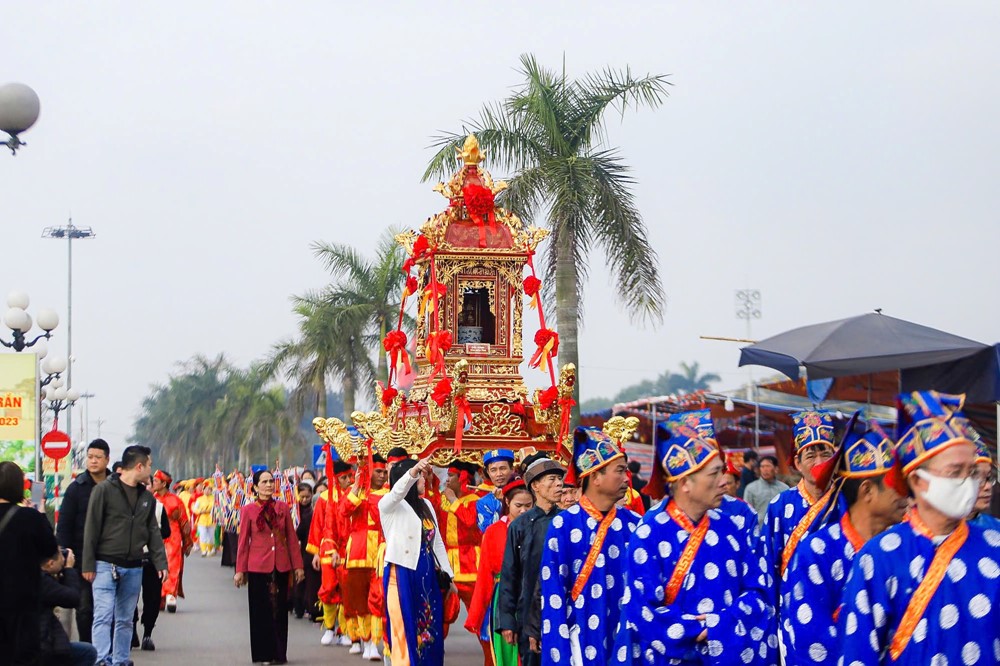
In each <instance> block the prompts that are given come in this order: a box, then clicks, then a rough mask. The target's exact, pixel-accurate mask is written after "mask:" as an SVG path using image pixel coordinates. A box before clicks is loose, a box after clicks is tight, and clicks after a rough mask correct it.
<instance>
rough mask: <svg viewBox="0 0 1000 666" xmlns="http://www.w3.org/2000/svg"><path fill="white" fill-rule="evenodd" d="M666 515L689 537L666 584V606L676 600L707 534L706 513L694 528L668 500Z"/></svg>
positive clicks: (675, 505)
mask: <svg viewBox="0 0 1000 666" xmlns="http://www.w3.org/2000/svg"><path fill="white" fill-rule="evenodd" d="M667 513H668V514H670V517H671V518H673V519H674V520H675V521H677V524H678V525H680V526H681V527H683V528H684V529H685V530H687V531H688V532H689V533H690V534H691V536H689V537H688V540H687V543H686V544H684V550H683V552H681V557H680V559H679V560H677V565H676V566H675V567H674V572H673V573H672V574H670V581H669V582H668V583H667V589H666V591H665V593H664V599H663V601H664V603H666V604H667V605H668V606H669V605H670V604H672V603H674V599H676V598H677V593H678V592H680V591H681V585H683V584H684V578H685V577H686V576H687V575H688V572H689V571H690V570H691V565H692V564H694V558H695V555H697V554H698V549H699V548H701V544H702V542H704V541H705V535H706V534H708V522H709V521H708V513H706V514H705V515H704V516H702V517H701V522H699V523H698V527H695V526H694V523H692V522H691V519H690V518H688V517H687V516H686V515H685V514H684V512H683V511H681V508H680V507H679V506H677V504H676V503H675V502H674V501H673V500H670V502H669V503H668V504H667Z"/></svg>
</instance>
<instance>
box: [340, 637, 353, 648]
mask: <svg viewBox="0 0 1000 666" xmlns="http://www.w3.org/2000/svg"><path fill="white" fill-rule="evenodd" d="M337 645H339V646H340V647H351V646H352V645H353V643H352V642H351V637H350V636H348V635H347V634H341V635H340V641H338V642H337Z"/></svg>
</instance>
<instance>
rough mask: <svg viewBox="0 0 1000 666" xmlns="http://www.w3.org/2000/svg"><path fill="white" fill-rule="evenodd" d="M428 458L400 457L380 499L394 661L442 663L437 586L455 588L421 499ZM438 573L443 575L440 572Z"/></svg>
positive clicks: (415, 665) (405, 665)
mask: <svg viewBox="0 0 1000 666" xmlns="http://www.w3.org/2000/svg"><path fill="white" fill-rule="evenodd" d="M429 464H430V463H429V461H427V460H422V461H420V462H417V461H415V460H412V459H408V460H403V461H401V462H398V463H396V464H395V465H393V466H392V470H391V471H390V472H389V484H390V486H391V489H390V490H389V492H388V493H386V495H385V496H384V497H382V499H381V500H379V503H378V508H379V515H380V516H381V520H382V532H383V534H385V573H384V575H383V579H382V580H383V581H384V583H383V584H384V585H385V608H386V614H387V615H388V616H389V627H388V631H386V637H387V638H388V639H389V647H390V651H391V652H390V655H391V659H392V666H442V665H443V664H444V625H443V621H442V620H443V603H442V596H441V586H442V585H444V584H445V583H447V584H448V586H450V588H451V590H452V591H454V584H453V583H451V582H450V581H451V579H452V578H454V572H453V571H452V569H451V565H450V564H448V552H447V551H446V550H445V547H444V541H443V540H442V539H441V534H440V530H439V528H438V524H437V518H436V517H435V515H434V508H433V507H432V506H431V503H430V502H428V501H427V500H426V499H424V498H423V493H424V477H423V471H424V469H426V468H427V466H428V465H429ZM439 572H440V573H441V574H443V575H440V576H439Z"/></svg>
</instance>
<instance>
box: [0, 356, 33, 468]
mask: <svg viewBox="0 0 1000 666" xmlns="http://www.w3.org/2000/svg"><path fill="white" fill-rule="evenodd" d="M37 439H38V359H37V357H36V356H35V355H34V354H26V353H10V354H0V460H13V461H14V462H16V463H17V464H19V465H21V467H22V468H23V469H24V470H26V471H28V470H34V461H35V445H36V444H37V441H36V440H37Z"/></svg>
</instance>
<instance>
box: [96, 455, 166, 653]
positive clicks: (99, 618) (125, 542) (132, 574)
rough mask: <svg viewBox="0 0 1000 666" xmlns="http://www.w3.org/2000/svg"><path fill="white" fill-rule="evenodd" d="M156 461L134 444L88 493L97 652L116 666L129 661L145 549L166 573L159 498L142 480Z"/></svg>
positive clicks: (157, 568)
mask: <svg viewBox="0 0 1000 666" xmlns="http://www.w3.org/2000/svg"><path fill="white" fill-rule="evenodd" d="M152 462H153V461H152V458H151V457H150V450H149V448H147V447H145V446H130V447H128V448H126V449H125V452H124V453H123V454H122V471H121V473H120V474H112V475H111V476H110V477H108V480H107V481H105V482H104V483H101V484H99V485H97V486H96V487H95V488H94V489H93V490H92V491H91V493H90V506H89V508H88V509H87V524H86V526H85V528H84V533H83V577H84V578H85V579H87V580H88V581H90V582H91V583H92V584H93V587H94V626H93V639H94V640H93V643H94V647H96V648H97V657H98V659H101V660H104V661H106V662H108V663H110V664H112V665H113V666H124V665H125V664H127V663H128V660H129V659H128V655H129V645H130V643H131V640H132V613H133V612H134V611H135V605H136V603H138V601H139V589H140V587H141V585H142V561H143V557H144V551H145V549H146V548H148V549H149V558H150V560H151V561H152V562H153V566H155V567H156V570H157V571H158V572H159V574H160V580H163V579H164V578H166V576H167V553H166V550H165V549H164V547H163V537H162V536H160V526H159V524H158V523H157V520H156V510H155V505H156V499H155V498H154V497H153V494H152V493H151V492H149V491H148V490H146V487H145V485H144V484H145V483H148V482H149V477H150V475H151V473H152ZM112 620H113V621H114V624H115V627H114V646H113V647H112V643H111V634H112V632H111V623H112Z"/></svg>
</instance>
